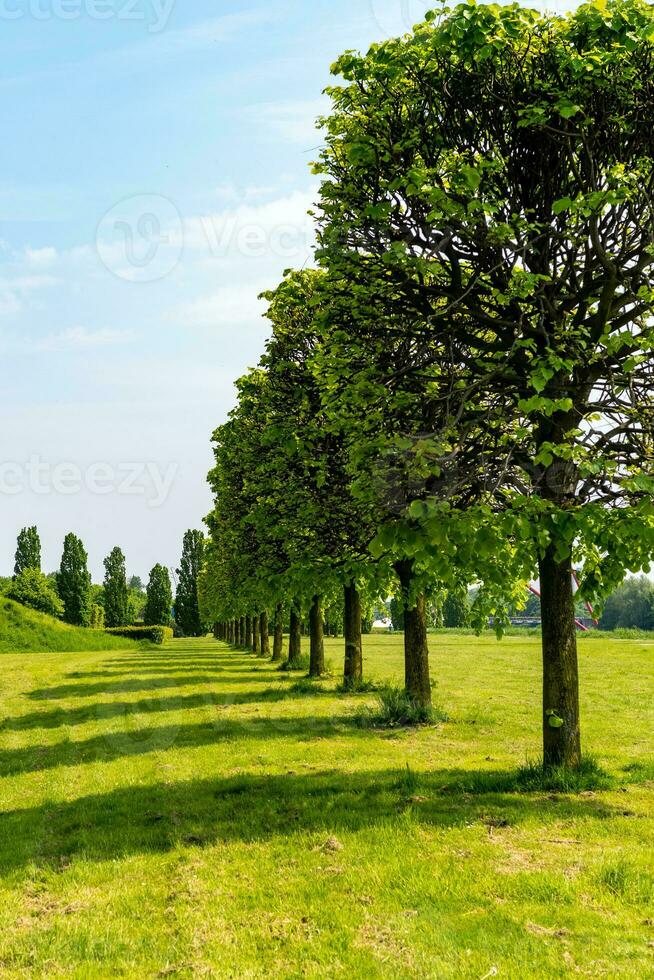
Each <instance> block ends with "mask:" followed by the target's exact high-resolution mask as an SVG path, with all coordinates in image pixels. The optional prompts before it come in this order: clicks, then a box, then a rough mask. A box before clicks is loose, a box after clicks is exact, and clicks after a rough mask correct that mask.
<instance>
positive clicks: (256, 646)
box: [252, 616, 261, 657]
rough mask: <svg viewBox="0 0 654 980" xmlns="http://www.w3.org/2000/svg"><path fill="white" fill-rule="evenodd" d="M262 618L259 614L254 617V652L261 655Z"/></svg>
mask: <svg viewBox="0 0 654 980" xmlns="http://www.w3.org/2000/svg"><path fill="white" fill-rule="evenodd" d="M260 622H261V620H260V619H259V617H258V616H253V617H252V653H256V655H257V657H258V656H259V625H260Z"/></svg>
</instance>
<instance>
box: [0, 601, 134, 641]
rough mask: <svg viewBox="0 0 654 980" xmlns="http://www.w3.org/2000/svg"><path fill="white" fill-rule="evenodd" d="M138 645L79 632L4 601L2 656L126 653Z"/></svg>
mask: <svg viewBox="0 0 654 980" xmlns="http://www.w3.org/2000/svg"><path fill="white" fill-rule="evenodd" d="M133 647H134V642H133V641H132V640H124V639H121V638H120V637H114V636H108V635H107V634H106V633H104V632H102V631H99V630H84V629H77V628H76V627H74V626H66V624H65V623H60V622H59V621H58V620H57V619H52V618H51V617H50V616H44V615H43V613H37V612H34V611H33V610H32V609H26V608H25V607H24V606H20V605H18V603H16V602H12V601H11V600H10V599H0V654H1V653H74V652H75V651H77V650H125V649H126V648H129V649H132V648H133Z"/></svg>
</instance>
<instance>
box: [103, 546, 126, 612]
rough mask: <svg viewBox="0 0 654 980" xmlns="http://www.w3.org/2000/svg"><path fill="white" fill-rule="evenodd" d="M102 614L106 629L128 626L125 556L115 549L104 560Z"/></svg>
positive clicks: (118, 549)
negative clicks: (103, 614) (103, 613)
mask: <svg viewBox="0 0 654 980" xmlns="http://www.w3.org/2000/svg"><path fill="white" fill-rule="evenodd" d="M104 569H105V575H104V612H105V625H106V626H107V628H108V629H112V628H114V629H115V628H117V627H120V626H129V625H130V616H129V590H128V588H127V575H126V571H125V556H124V554H123V553H122V551H121V550H120V548H118V547H116V548H114V549H113V551H112V552H111V554H110V555H108V557H107V558H105V560H104Z"/></svg>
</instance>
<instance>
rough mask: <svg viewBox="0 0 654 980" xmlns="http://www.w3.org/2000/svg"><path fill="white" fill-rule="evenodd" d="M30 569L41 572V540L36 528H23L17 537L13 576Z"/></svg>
mask: <svg viewBox="0 0 654 980" xmlns="http://www.w3.org/2000/svg"><path fill="white" fill-rule="evenodd" d="M28 568H32V569H34V570H35V571H37V572H40V571H41V539H40V537H39V532H38V530H37V528H36V527H24V528H23V529H22V531H21V532H20V533H19V535H18V541H17V545H16V558H15V564H14V575H20V574H21V572H24V571H26V570H27V569H28Z"/></svg>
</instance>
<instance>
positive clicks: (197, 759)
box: [0, 636, 654, 980]
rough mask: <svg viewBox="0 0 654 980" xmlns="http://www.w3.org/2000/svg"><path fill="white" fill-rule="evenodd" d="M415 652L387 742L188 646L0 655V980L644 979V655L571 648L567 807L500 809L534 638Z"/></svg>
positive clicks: (651, 719) (638, 646) (393, 643)
mask: <svg viewBox="0 0 654 980" xmlns="http://www.w3.org/2000/svg"><path fill="white" fill-rule="evenodd" d="M431 646H432V651H433V668H434V676H435V677H436V678H437V679H438V686H437V690H436V692H435V697H436V699H437V701H438V703H439V704H440V705H441V706H442V707H443V708H444V709H445V710H446V711H447V713H448V715H449V721H448V722H446V723H444V724H441V725H439V726H437V727H430V728H423V729H419V730H413V731H398V730H375V729H372V730H371V729H369V728H361V727H358V726H357V725H356V724H355V719H356V715H357V712H360V710H361V708H362V706H363V705H365V704H367V703H372V702H374V694H372V695H371V694H368V695H360V696H357V697H342V696H338V695H336V694H335V692H334V687H335V684H336V679H334V681H327V682H325V683H323V684H321V685H318V686H313V687H312V688H311V691H310V692H309V693H307V692H306V691H305V690H304V688H306V687H307V686H308V685H306V684H305V685H303V684H300V685H299V689H296V688H295V685H296V683H297V680H298V678H297V675H293V676H290V677H287V676H284V675H282V674H280V673H277V672H275V671H274V670H273V669H272V668H271V667H270V666H269V665H267V664H263V663H262V662H261V661H257V660H256V659H254V658H252V657H248V656H246V655H244V654H241V653H235V652H232V651H230V650H228V649H227V648H226V647H224V646H223V645H221V644H219V643H217V642H216V641H213V640H210V639H207V640H201V641H176V642H174V643H172V644H170V645H169V646H167V647H164V648H160V649H158V650H156V651H152V652H144V651H143V650H139V649H138V648H134V649H133V650H132V651H131V652H127V653H126V652H115V651H111V652H107V651H105V652H88V653H80V652H77V653H71V654H41V655H29V656H27V655H25V654H21V655H11V654H9V655H5V656H3V657H2V658H0V664H1V666H2V672H1V674H0V691H1V694H2V700H1V703H0V704H1V707H0V722H1V723H0V776H1V777H2V778H1V779H0V871H1V874H2V877H1V884H0V976H1V977H2V978H5V977H79V978H85V980H86V978H94V977H116V976H118V977H123V976H127V977H166V976H171V977H196V976H199V977H201V976H209V977H311V978H323V977H342V978H352V977H356V978H359V977H361V978H371V977H372V978H375V977H388V978H391V977H392V978H396V977H416V978H423V977H434V978H439V980H440V978H447V977H463V978H468V977H469V978H475V980H482V978H489V977H494V976H497V977H500V978H524V977H548V978H553V977H567V976H571V977H572V976H579V975H581V976H589V977H634V978H643V977H654V856H653V848H652V842H653V840H654V795H653V789H654V759H653V752H652V750H653V748H654V735H653V733H654V699H653V698H652V692H653V690H654V685H653V680H654V643H647V642H643V641H638V640H631V641H629V640H593V641H587V642H585V641H583V640H582V641H581V662H582V676H583V720H584V729H585V731H584V736H585V750H586V752H589V753H592V754H594V755H595V756H596V758H597V760H598V761H599V762H600V764H601V765H602V766H603V767H604V768H605V769H606V771H607V773H608V776H609V778H610V785H609V788H606V789H595V790H592V791H586V792H585V793H583V794H577V795H561V794H555V793H549V792H542V791H541V792H534V793H519V792H516V791H515V790H511V789H510V788H511V786H512V785H513V782H514V779H513V777H514V773H515V771H516V769H517V767H519V766H520V765H522V764H524V762H525V760H526V759H527V758H529V757H535V756H536V755H537V753H538V749H539V731H538V726H539V649H538V640H537V639H535V638H509V639H507V640H506V641H505V642H504V643H503V644H501V645H498V644H497V643H496V642H495V640H494V639H491V638H484V639H481V640H478V639H475V638H473V637H456V636H446V637H432V638H431ZM328 647H329V650H328V656H329V658H330V659H331V660H332V662H333V664H334V666H335V667H337V666H338V665H339V664H340V659H341V642H339V641H329V642H328ZM365 653H366V663H367V669H368V673H369V675H372V676H374V677H376V678H379V679H389V678H396V679H398V680H399V679H400V678H401V672H402V657H401V638H400V637H370V638H368V640H367V642H366V649H365ZM507 787H508V788H509V791H505V790H507Z"/></svg>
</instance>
